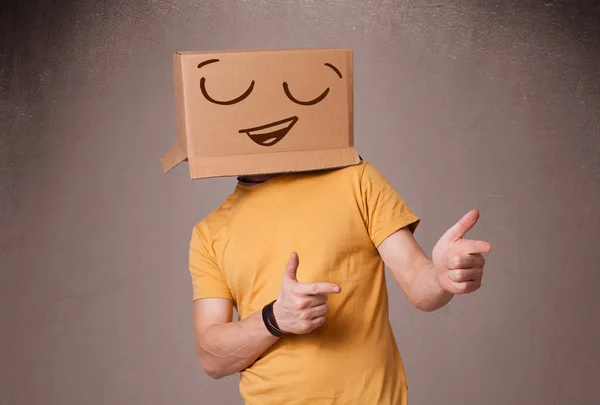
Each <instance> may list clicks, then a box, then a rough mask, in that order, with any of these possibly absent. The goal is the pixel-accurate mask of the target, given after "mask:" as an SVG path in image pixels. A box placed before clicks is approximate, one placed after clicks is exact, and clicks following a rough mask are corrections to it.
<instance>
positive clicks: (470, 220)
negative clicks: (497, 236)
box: [442, 209, 479, 242]
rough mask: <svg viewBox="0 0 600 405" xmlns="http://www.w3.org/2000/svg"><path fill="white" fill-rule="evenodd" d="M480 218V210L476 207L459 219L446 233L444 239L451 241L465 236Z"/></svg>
mask: <svg viewBox="0 0 600 405" xmlns="http://www.w3.org/2000/svg"><path fill="white" fill-rule="evenodd" d="M478 220H479V211H478V210H476V209H474V210H471V211H469V212H467V213H466V214H465V215H464V216H463V217H462V218H461V219H459V220H458V222H457V223H456V224H454V225H453V226H452V227H451V228H450V229H448V230H447V231H446V233H444V235H443V236H442V239H445V240H448V241H450V242H455V241H457V240H459V239H460V238H462V237H463V236H465V234H466V233H467V232H468V231H469V230H471V229H472V228H473V227H474V226H475V224H476V223H477V221H478Z"/></svg>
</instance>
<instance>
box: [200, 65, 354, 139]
mask: <svg viewBox="0 0 600 405" xmlns="http://www.w3.org/2000/svg"><path fill="white" fill-rule="evenodd" d="M219 61H220V60H219V59H209V60H206V61H204V62H201V63H199V64H198V69H201V68H203V67H204V66H206V65H209V64H213V63H217V62H219ZM324 66H325V67H326V68H329V69H331V70H332V71H333V72H334V73H335V74H336V75H337V76H338V77H339V79H343V76H342V73H341V72H340V70H339V69H338V68H337V67H335V66H334V65H333V64H331V63H325V64H324ZM256 85H257V84H256V82H255V80H252V81H251V82H250V84H249V85H248V87H247V88H246V90H245V91H244V92H243V93H242V94H241V95H239V96H237V97H233V98H231V99H228V100H219V99H216V98H214V97H212V96H211V95H210V93H209V91H208V89H207V80H206V78H205V77H201V78H200V91H201V93H202V95H203V96H204V98H205V99H206V100H207V101H208V102H210V103H212V104H216V105H219V106H223V107H227V106H233V105H235V104H239V103H242V102H244V101H245V100H246V99H248V98H249V97H250V95H251V94H252V92H253V91H254V90H255V87H256ZM281 89H282V93H283V94H285V96H286V97H287V99H288V100H290V101H291V102H292V103H295V104H296V105H299V106H302V107H310V106H314V105H316V104H318V103H320V102H322V101H323V100H325V98H326V97H327V95H328V94H329V92H330V91H331V90H330V87H327V88H326V89H325V90H323V91H322V92H321V93H320V94H319V95H318V96H316V97H315V98H312V99H308V100H301V99H299V98H297V97H295V96H294V95H293V94H292V91H291V89H290V85H289V84H288V82H287V81H283V82H282V84H281ZM299 119H300V118H299V117H298V115H292V116H288V117H286V118H282V119H280V120H277V121H274V122H270V123H266V124H262V125H259V126H254V127H249V128H243V129H239V130H238V133H240V134H246V135H247V136H248V137H249V138H250V139H251V140H252V141H253V142H254V143H256V144H257V145H259V146H264V147H270V146H274V145H276V144H278V143H279V142H280V141H281V140H283V139H284V138H285V137H286V135H288V133H289V132H290V131H291V130H292V128H293V127H294V126H295V125H296V124H297V123H298V121H299Z"/></svg>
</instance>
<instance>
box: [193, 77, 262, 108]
mask: <svg viewBox="0 0 600 405" xmlns="http://www.w3.org/2000/svg"><path fill="white" fill-rule="evenodd" d="M253 89H254V80H252V83H250V87H248V90H246V91H245V92H244V94H242V95H241V96H239V97H236V98H234V99H232V100H215V99H214V98H212V97H211V96H210V95H209V94H208V91H207V90H206V78H204V77H203V78H201V79H200V91H202V95H203V96H204V97H205V98H206V99H207V100H208V101H210V102H211V103H214V104H219V105H232V104H236V103H239V102H240V101H242V100H244V99H245V98H246V97H248V96H249V95H250V93H252V90H253Z"/></svg>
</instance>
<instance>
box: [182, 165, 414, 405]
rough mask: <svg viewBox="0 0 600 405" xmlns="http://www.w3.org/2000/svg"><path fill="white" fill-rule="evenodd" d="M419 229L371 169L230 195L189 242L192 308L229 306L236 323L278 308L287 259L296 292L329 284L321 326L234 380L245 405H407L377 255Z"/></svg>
mask: <svg viewBox="0 0 600 405" xmlns="http://www.w3.org/2000/svg"><path fill="white" fill-rule="evenodd" d="M418 223H419V218H417V216H415V214H414V213H413V212H412V211H411V210H410V209H409V207H408V206H407V204H406V203H405V201H404V200H403V199H402V198H401V197H400V196H398V194H396V192H395V191H394V190H393V188H392V187H391V186H390V184H389V183H388V182H387V181H386V179H385V178H384V177H383V176H382V175H381V173H380V172H379V171H377V170H376V169H375V167H373V166H372V165H371V164H370V163H368V162H361V163H360V164H359V165H356V166H351V167H346V168H343V169H336V170H329V171H321V172H312V173H295V174H282V175H279V176H277V177H274V178H272V179H270V180H268V181H266V182H264V183H260V184H257V185H251V186H245V185H241V184H238V185H237V187H236V189H235V191H234V192H233V193H232V194H231V195H230V196H229V197H228V198H227V200H226V201H225V202H224V203H223V204H222V205H221V206H220V207H219V208H218V209H216V210H215V211H213V212H212V213H211V214H210V215H208V216H207V217H206V218H205V219H203V220H202V221H201V222H199V223H198V224H197V225H196V226H195V227H194V231H193V234H192V239H191V243H190V272H191V276H192V282H193V299H194V300H196V299H201V298H210V297H220V298H227V299H230V300H232V301H233V303H234V305H235V307H236V308H237V311H238V316H239V319H244V318H246V317H248V316H249V315H250V314H252V313H254V312H256V311H260V310H261V309H262V307H263V306H264V305H265V304H267V303H269V302H270V301H272V300H274V299H276V298H277V296H278V294H279V289H280V285H281V277H282V275H283V272H284V269H285V267H286V264H287V262H288V259H289V256H290V253H291V252H292V251H295V252H298V255H299V258H300V266H299V267H298V274H297V278H298V281H300V282H304V283H312V282H319V281H325V282H333V283H338V284H339V285H340V286H341V287H342V292H341V293H340V294H337V295H331V296H330V297H329V301H328V304H329V313H328V315H327V318H326V323H325V325H324V326H323V327H321V328H319V329H317V330H315V331H313V332H311V333H309V334H306V335H296V336H294V335H292V336H286V337H284V338H281V339H279V341H278V342H277V343H275V345H273V346H272V347H271V348H270V349H269V350H267V351H266V352H265V353H264V354H263V355H262V356H261V357H259V358H258V359H257V360H256V362H254V364H252V365H251V366H250V367H248V368H247V369H245V370H243V371H242V372H241V373H240V393H241V395H242V398H243V399H244V401H245V403H246V404H247V405H275V404H277V405H280V404H281V405H284V404H285V405H300V404H302V405H307V404H311V405H325V404H331V405H333V404H335V405H376V404H377V405H405V404H406V403H407V385H406V378H405V374H404V367H403V364H402V359H401V357H400V353H399V351H398V347H397V346H396V341H395V338H394V335H393V332H392V328H391V325H390V323H389V319H388V296H387V289H386V283H385V275H384V264H383V261H382V259H381V257H380V255H379V253H378V251H377V246H378V245H379V244H380V243H381V242H382V241H383V240H384V239H385V238H387V237H388V236H389V235H391V234H392V233H394V232H395V231H397V230H399V229H400V228H403V227H405V226H409V227H410V229H411V230H412V231H413V232H414V230H415V229H416V227H417V225H418Z"/></svg>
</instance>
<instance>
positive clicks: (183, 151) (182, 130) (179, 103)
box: [160, 52, 188, 173]
mask: <svg viewBox="0 0 600 405" xmlns="http://www.w3.org/2000/svg"><path fill="white" fill-rule="evenodd" d="M181 58H182V57H181V54H180V53H179V52H176V53H174V54H173V85H174V93H175V126H176V129H177V143H176V144H175V146H173V147H172V148H171V149H170V150H169V151H168V152H167V153H166V154H165V155H164V156H163V157H162V158H161V159H160V162H161V164H162V167H163V171H164V172H165V173H167V172H168V171H169V170H171V169H173V168H174V167H175V166H177V165H178V164H180V163H181V162H183V161H184V160H186V159H187V143H188V142H187V131H186V128H187V125H186V116H185V108H184V105H185V92H184V90H185V84H184V75H183V63H182V60H181Z"/></svg>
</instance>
